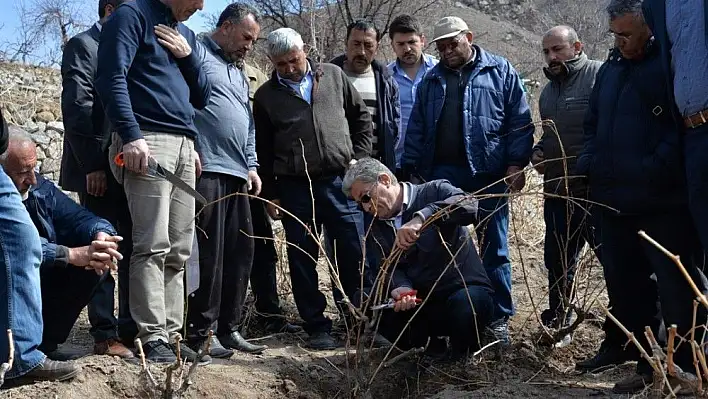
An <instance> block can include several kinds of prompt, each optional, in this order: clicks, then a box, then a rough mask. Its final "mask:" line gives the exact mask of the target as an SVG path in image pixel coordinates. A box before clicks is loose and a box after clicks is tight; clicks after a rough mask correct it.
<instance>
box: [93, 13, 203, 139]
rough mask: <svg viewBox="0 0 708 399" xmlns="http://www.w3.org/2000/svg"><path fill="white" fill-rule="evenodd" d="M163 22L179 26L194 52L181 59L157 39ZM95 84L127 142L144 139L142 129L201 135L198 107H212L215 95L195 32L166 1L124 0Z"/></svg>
mask: <svg viewBox="0 0 708 399" xmlns="http://www.w3.org/2000/svg"><path fill="white" fill-rule="evenodd" d="M157 24H163V25H167V26H171V27H173V28H175V29H176V30H177V31H178V32H179V33H181V34H182V36H184V38H185V39H186V40H187V42H188V43H189V45H190V46H191V48H192V49H193V50H194V51H192V52H191V54H190V55H188V56H187V57H184V58H181V59H177V58H175V57H174V56H173V55H172V53H171V52H170V51H169V50H168V49H167V48H166V47H164V46H163V45H161V44H160V43H159V42H158V41H157V35H156V34H155V26H156V25H157ZM95 85H96V90H97V91H98V94H99V96H100V98H101V101H102V103H103V105H104V107H105V109H106V114H107V115H108V119H109V120H110V122H111V125H112V127H113V128H114V129H115V131H116V132H117V133H118V135H119V136H120V138H121V139H122V140H123V143H129V142H131V141H134V140H137V139H141V138H143V135H142V133H141V130H147V131H152V132H161V133H173V134H180V135H185V136H187V137H191V138H195V137H196V136H197V128H196V127H195V126H194V122H193V120H194V108H197V109H202V108H204V107H206V105H207V104H208V103H209V96H210V95H211V85H210V83H209V80H208V79H207V76H206V72H205V71H204V68H202V62H201V59H200V57H199V55H198V54H197V51H196V36H195V35H194V32H192V31H191V30H189V28H187V27H186V26H185V25H184V24H182V23H180V22H177V21H175V19H174V17H173V15H172V11H171V10H170V9H169V7H167V6H166V5H164V4H162V3H161V2H160V0H135V1H129V2H126V3H123V4H122V5H121V6H120V7H118V8H117V9H116V11H115V12H114V13H113V14H112V15H111V16H110V18H108V21H106V23H105V24H104V25H103V28H102V30H101V39H100V41H99V45H98V69H97V72H96V82H95ZM193 107H194V108H193Z"/></svg>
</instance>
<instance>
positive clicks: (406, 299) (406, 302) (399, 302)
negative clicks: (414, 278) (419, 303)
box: [391, 287, 416, 312]
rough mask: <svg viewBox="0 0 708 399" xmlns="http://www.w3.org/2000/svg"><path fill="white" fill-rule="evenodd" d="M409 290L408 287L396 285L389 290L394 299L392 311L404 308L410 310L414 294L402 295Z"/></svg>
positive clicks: (402, 310) (403, 309) (413, 304)
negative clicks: (396, 286)
mask: <svg viewBox="0 0 708 399" xmlns="http://www.w3.org/2000/svg"><path fill="white" fill-rule="evenodd" d="M410 291H411V288H410V287H398V288H396V289H395V290H393V291H391V298H393V300H395V301H396V303H394V304H393V311H394V312H405V311H406V310H411V309H413V308H414V307H415V305H416V301H415V300H416V296H415V295H404V294H406V293H407V292H410Z"/></svg>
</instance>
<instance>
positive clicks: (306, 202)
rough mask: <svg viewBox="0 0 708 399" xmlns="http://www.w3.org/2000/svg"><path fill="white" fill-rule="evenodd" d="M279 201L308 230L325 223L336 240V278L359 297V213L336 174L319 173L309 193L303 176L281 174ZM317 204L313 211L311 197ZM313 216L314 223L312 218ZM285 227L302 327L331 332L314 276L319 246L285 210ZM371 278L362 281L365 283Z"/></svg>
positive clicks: (350, 294)
mask: <svg viewBox="0 0 708 399" xmlns="http://www.w3.org/2000/svg"><path fill="white" fill-rule="evenodd" d="M278 193H279V197H280V204H281V206H282V207H283V208H284V209H285V210H287V211H288V212H290V213H292V214H293V215H295V217H297V218H298V219H299V220H300V221H302V222H303V223H305V224H306V225H308V227H309V228H310V229H311V231H312V233H314V234H317V233H315V231H317V232H320V231H321V226H322V225H323V224H324V226H325V227H326V229H327V234H328V235H329V237H330V238H331V239H332V240H334V241H335V243H336V245H335V251H334V252H335V253H336V255H337V262H336V263H334V262H333V264H335V265H336V266H337V267H338V271H339V278H340V281H341V282H342V286H343V288H344V291H345V294H347V296H348V297H349V298H350V299H351V300H352V302H355V303H357V302H358V301H357V296H358V294H359V293H360V286H361V272H360V270H361V269H360V268H361V264H362V250H361V237H362V236H363V234H364V233H363V226H362V220H363V218H362V215H361V210H359V209H358V207H357V205H356V203H355V202H354V201H351V200H348V199H347V198H346V196H345V195H344V193H343V192H342V179H341V178H340V177H332V178H322V179H318V180H314V181H313V182H312V194H310V185H309V183H308V181H307V179H303V178H283V179H280V180H279V181H278ZM311 196H313V197H314V201H315V204H314V205H315V206H314V211H315V214H314V215H313V214H312V213H313V212H312V211H313V204H312V199H311V198H312V197H311ZM313 217H314V218H315V221H316V224H313ZM283 228H284V229H285V236H286V238H287V240H288V244H289V245H288V261H289V262H288V263H289V266H290V280H291V282H292V286H293V296H294V297H295V304H296V305H297V310H298V312H299V313H300V317H302V319H303V320H304V321H305V326H304V328H305V331H307V332H308V334H312V333H314V332H329V331H330V330H331V327H332V321H331V320H330V319H328V318H326V317H325V316H324V310H325V307H326V305H327V301H326V299H325V296H324V294H322V292H320V290H319V285H318V279H317V270H316V267H317V263H316V262H315V261H313V258H314V259H317V258H318V256H319V246H318V245H317V242H316V241H315V240H314V239H313V238H312V236H310V234H309V233H308V231H307V230H306V229H305V228H304V227H303V226H302V225H301V224H300V222H298V221H296V220H294V219H293V218H291V217H290V216H288V215H285V216H284V217H283ZM369 285H370V284H369V283H368V282H366V281H365V282H364V288H365V289H367V287H368V286H369Z"/></svg>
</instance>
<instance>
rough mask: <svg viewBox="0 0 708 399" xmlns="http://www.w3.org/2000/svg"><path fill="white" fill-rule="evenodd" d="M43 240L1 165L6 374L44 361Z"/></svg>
mask: <svg viewBox="0 0 708 399" xmlns="http://www.w3.org/2000/svg"><path fill="white" fill-rule="evenodd" d="M41 260H42V244H41V242H40V240H39V234H38V233H37V229H36V228H35V227H34V224H32V220H30V217H29V214H27V210H26V209H25V207H24V206H23V205H22V198H21V197H20V194H19V193H18V192H17V189H16V188H15V185H14V184H13V183H12V181H11V180H10V178H9V177H8V176H7V175H6V174H5V171H4V170H3V169H2V167H0V265H1V267H2V270H3V271H4V273H0V298H3V299H4V300H5V306H2V310H0V328H1V330H2V331H1V332H0V362H5V361H7V358H8V355H9V352H8V350H9V346H8V345H9V343H8V342H7V335H6V334H5V330H7V329H8V328H9V329H11V330H12V334H13V339H14V341H15V362H14V364H13V366H12V369H10V371H9V372H8V373H7V375H6V378H16V377H19V376H22V375H24V374H26V373H28V372H29V371H31V370H32V369H34V368H35V367H37V366H39V365H40V364H42V362H44V358H45V356H44V353H42V352H40V351H39V350H38V349H37V347H38V346H39V344H40V343H41V342H42V295H41V291H40V284H39V264H40V263H41Z"/></svg>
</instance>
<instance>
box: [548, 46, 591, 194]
mask: <svg viewBox="0 0 708 399" xmlns="http://www.w3.org/2000/svg"><path fill="white" fill-rule="evenodd" d="M565 65H566V68H567V70H568V73H567V74H566V75H565V76H563V77H561V78H558V77H556V76H553V75H551V74H550V73H548V71H547V70H546V69H544V73H545V74H546V77H547V78H548V79H549V80H550V82H548V84H546V87H544V88H543V91H542V92H541V97H540V99H539V110H540V113H541V120H552V121H553V122H554V124H555V128H556V130H557V134H556V132H555V131H554V130H553V128H552V125H549V124H544V126H543V137H542V138H541V141H539V142H538V144H536V148H540V149H542V150H543V154H544V158H545V159H546V162H545V163H544V165H545V167H546V170H545V173H544V180H545V183H544V191H545V192H547V193H554V194H560V195H566V194H568V193H566V189H565V176H567V179H568V187H569V188H570V194H574V195H581V196H582V195H584V193H585V191H586V187H585V183H584V182H583V180H582V179H581V178H580V177H576V176H574V175H573V171H574V170H575V164H576V162H577V155H578V153H579V152H580V150H582V149H583V120H584V118H585V111H586V110H587V108H588V104H589V103H590V93H592V88H593V86H594V85H595V75H596V74H597V71H598V70H599V69H600V66H602V62H600V61H594V60H590V59H588V57H587V56H586V55H585V53H581V54H580V56H578V57H577V58H575V59H573V60H570V61H567V62H566V63H565ZM559 137H560V141H559V140H558V138H559ZM561 143H562V145H561ZM564 158H565V163H564V161H563V159H564ZM566 171H567V173H566Z"/></svg>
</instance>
